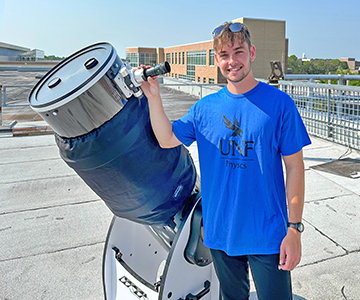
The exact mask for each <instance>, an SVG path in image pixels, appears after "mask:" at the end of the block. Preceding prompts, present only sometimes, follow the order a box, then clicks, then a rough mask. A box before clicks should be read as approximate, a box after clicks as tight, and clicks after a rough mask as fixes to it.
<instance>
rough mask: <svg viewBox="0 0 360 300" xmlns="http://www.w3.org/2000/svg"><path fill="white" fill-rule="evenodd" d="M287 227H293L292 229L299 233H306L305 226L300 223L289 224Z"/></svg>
mask: <svg viewBox="0 0 360 300" xmlns="http://www.w3.org/2000/svg"><path fill="white" fill-rule="evenodd" d="M287 227H291V228H295V229H296V230H297V231H299V232H303V231H304V229H305V228H304V224H303V223H301V222H299V223H290V222H288V223H287Z"/></svg>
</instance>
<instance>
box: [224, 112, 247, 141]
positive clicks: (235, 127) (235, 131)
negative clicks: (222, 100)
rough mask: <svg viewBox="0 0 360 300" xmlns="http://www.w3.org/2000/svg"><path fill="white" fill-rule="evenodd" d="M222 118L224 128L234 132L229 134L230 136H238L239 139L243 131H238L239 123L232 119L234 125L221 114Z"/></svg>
mask: <svg viewBox="0 0 360 300" xmlns="http://www.w3.org/2000/svg"><path fill="white" fill-rule="evenodd" d="M223 117H224V123H225V125H226V127H227V128H228V129H230V130H233V131H234V132H233V133H232V134H231V136H233V137H236V136H239V137H241V134H242V133H243V131H242V130H241V129H240V123H239V121H238V120H237V119H236V118H235V117H234V124H233V123H231V122H230V121H229V120H228V119H227V118H226V117H225V115H224V114H223Z"/></svg>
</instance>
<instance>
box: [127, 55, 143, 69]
mask: <svg viewBox="0 0 360 300" xmlns="http://www.w3.org/2000/svg"><path fill="white" fill-rule="evenodd" d="M126 61H127V62H129V63H131V65H132V66H133V67H138V66H139V65H140V63H139V53H126Z"/></svg>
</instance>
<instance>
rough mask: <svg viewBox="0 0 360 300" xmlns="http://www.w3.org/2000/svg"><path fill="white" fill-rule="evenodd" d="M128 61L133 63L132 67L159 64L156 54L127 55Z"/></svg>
mask: <svg viewBox="0 0 360 300" xmlns="http://www.w3.org/2000/svg"><path fill="white" fill-rule="evenodd" d="M126 61H127V62H129V63H131V66H132V67H138V66H140V65H146V66H152V65H155V64H156V63H157V58H156V53H127V54H126Z"/></svg>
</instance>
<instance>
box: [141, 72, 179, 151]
mask: <svg viewBox="0 0 360 300" xmlns="http://www.w3.org/2000/svg"><path fill="white" fill-rule="evenodd" d="M141 89H142V90H143V92H144V93H145V96H146V97H147V99H148V104H149V111H150V122H151V127H152V129H153V131H154V133H155V136H156V139H157V140H158V142H159V145H160V147H161V148H174V147H176V146H179V145H181V144H182V143H181V142H180V141H179V140H178V139H177V138H176V136H175V134H174V132H173V130H172V124H171V122H170V120H169V118H168V117H167V116H166V114H165V111H164V108H163V105H162V100H161V97H160V88H159V79H158V78H157V77H153V78H152V77H148V78H147V81H144V82H143V83H142V85H141Z"/></svg>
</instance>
